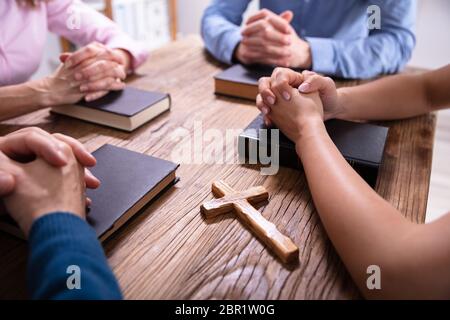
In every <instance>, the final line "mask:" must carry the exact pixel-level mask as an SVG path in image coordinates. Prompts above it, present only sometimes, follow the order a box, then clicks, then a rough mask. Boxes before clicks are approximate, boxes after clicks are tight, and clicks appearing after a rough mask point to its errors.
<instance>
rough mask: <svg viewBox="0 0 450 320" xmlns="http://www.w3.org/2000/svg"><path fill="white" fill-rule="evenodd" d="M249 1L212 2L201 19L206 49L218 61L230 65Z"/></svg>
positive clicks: (217, 0) (239, 38)
mask: <svg viewBox="0 0 450 320" xmlns="http://www.w3.org/2000/svg"><path fill="white" fill-rule="evenodd" d="M249 3H250V0H227V1H223V0H213V1H212V3H211V4H210V5H209V7H208V8H207V9H206V10H205V12H204V14H203V18H202V26H201V28H202V30H201V32H202V37H203V41H204V42H205V46H206V49H208V51H209V52H210V53H211V54H212V55H213V56H214V57H215V58H216V59H218V60H220V61H222V62H225V63H228V64H231V63H232V59H233V53H234V49H235V48H236V46H237V45H238V43H239V42H240V41H241V31H240V25H241V23H242V15H243V14H244V12H245V10H246V9H247V7H248V4H249Z"/></svg>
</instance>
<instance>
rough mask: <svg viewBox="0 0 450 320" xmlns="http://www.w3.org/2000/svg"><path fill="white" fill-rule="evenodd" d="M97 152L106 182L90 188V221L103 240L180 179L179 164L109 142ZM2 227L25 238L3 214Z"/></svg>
mask: <svg viewBox="0 0 450 320" xmlns="http://www.w3.org/2000/svg"><path fill="white" fill-rule="evenodd" d="M93 155H94V156H95V158H96V159H97V165H96V166H95V167H94V168H92V170H91V171H92V173H93V174H94V175H95V176H96V177H98V178H99V179H100V181H101V182H102V183H101V186H100V187H99V188H98V189H96V190H87V196H88V197H90V198H91V199H92V206H91V208H90V209H89V213H88V215H87V221H88V222H89V224H90V225H91V226H92V227H93V228H94V229H95V232H96V233H97V236H98V237H99V239H100V240H101V241H103V240H105V239H107V238H108V237H109V236H110V235H111V234H113V233H114V232H115V231H116V230H117V229H119V228H120V227H121V226H122V225H123V224H124V223H125V222H127V221H128V220H129V219H130V218H131V217H133V216H134V215H136V214H137V213H138V212H139V211H140V210H141V209H142V208H143V207H144V206H145V205H147V204H148V203H149V202H150V201H152V200H153V199H155V198H156V197H157V196H158V195H160V194H161V193H162V192H163V191H164V190H165V189H167V188H169V187H170V186H172V185H173V184H175V183H176V182H177V178H176V175H175V171H176V169H177V168H178V165H177V164H175V163H172V162H170V161H166V160H162V159H158V158H155V157H151V156H148V155H145V154H141V153H137V152H133V151H129V150H127V149H123V148H118V147H115V146H112V145H108V144H107V145H104V146H103V147H101V148H99V149H98V150H97V151H95V152H94V153H93ZM0 230H3V231H6V232H8V233H11V234H13V235H15V236H18V237H21V238H23V235H22V233H21V232H20V230H19V228H18V227H17V225H16V224H15V223H14V221H12V219H11V218H10V217H9V216H7V215H1V216H0Z"/></svg>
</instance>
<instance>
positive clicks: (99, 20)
mask: <svg viewBox="0 0 450 320" xmlns="http://www.w3.org/2000/svg"><path fill="white" fill-rule="evenodd" d="M47 21H48V28H49V30H50V31H51V32H54V33H56V34H58V35H60V36H63V37H65V38H67V39H68V40H70V41H71V42H73V43H75V44H77V45H82V46H84V45H87V44H89V43H91V42H94V41H97V42H100V43H102V44H104V45H106V46H108V47H110V48H113V49H124V50H127V51H128V52H129V53H130V54H131V56H132V58H133V61H132V68H133V70H134V69H136V68H137V67H139V66H140V65H141V64H142V63H143V62H144V61H145V60H146V59H147V57H148V51H147V50H144V49H143V48H142V47H141V46H140V45H139V44H138V43H137V42H136V41H134V40H133V39H131V38H130V37H129V36H128V35H127V34H125V33H124V32H123V31H122V30H120V28H119V26H118V25H117V24H115V23H114V22H113V21H111V20H110V19H108V18H107V17H105V16H104V15H102V14H101V13H99V12H97V11H95V10H94V9H93V8H91V7H89V6H88V5H86V4H84V3H83V2H81V1H79V0H57V1H49V2H48V3H47Z"/></svg>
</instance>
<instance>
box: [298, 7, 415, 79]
mask: <svg viewBox="0 0 450 320" xmlns="http://www.w3.org/2000/svg"><path fill="white" fill-rule="evenodd" d="M371 4H374V5H377V6H378V7H379V8H380V9H381V10H380V13H381V28H380V29H378V30H371V31H370V33H369V36H368V37H365V38H361V39H354V40H352V39H349V40H338V39H331V38H314V37H307V38H306V40H307V41H308V42H309V44H310V45H311V52H312V58H313V66H312V69H313V70H314V71H316V72H319V73H324V74H328V75H333V76H338V77H343V78H355V79H356V78H362V79H364V78H371V77H375V76H377V75H379V74H390V73H396V72H398V71H399V70H401V69H402V68H403V67H404V66H405V65H406V63H407V62H408V61H409V59H410V57H411V54H412V51H413V49H414V46H415V44H416V38H415V35H414V25H415V18H416V3H415V1H414V0H405V1H397V0H374V1H372V2H371Z"/></svg>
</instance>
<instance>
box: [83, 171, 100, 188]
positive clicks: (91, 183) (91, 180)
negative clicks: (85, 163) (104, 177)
mask: <svg viewBox="0 0 450 320" xmlns="http://www.w3.org/2000/svg"><path fill="white" fill-rule="evenodd" d="M84 181H85V182H86V188H89V189H97V188H98V187H99V186H100V180H98V179H97V177H96V176H94V175H93V174H92V172H91V171H90V170H89V169H86V168H85V169H84Z"/></svg>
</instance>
